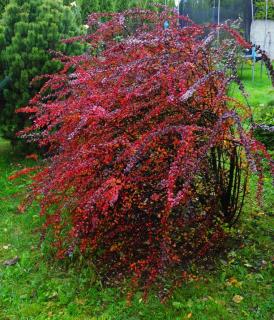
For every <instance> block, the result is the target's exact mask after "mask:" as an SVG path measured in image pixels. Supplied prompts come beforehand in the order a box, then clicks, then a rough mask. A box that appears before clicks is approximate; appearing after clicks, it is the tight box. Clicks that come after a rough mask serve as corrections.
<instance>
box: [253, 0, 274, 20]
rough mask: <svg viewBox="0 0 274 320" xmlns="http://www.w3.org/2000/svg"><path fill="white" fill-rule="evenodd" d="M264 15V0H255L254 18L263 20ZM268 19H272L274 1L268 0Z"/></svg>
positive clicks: (273, 17) (273, 16)
mask: <svg viewBox="0 0 274 320" xmlns="http://www.w3.org/2000/svg"><path fill="white" fill-rule="evenodd" d="M265 16H266V5H265V0H255V19H260V20H264V19H265ZM267 18H268V19H269V20H274V1H273V0H269V1H268V15H267Z"/></svg>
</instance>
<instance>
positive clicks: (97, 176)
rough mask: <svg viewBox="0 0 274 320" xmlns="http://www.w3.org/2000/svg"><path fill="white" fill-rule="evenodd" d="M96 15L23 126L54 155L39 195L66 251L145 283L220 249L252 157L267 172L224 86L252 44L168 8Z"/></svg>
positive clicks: (114, 275)
mask: <svg viewBox="0 0 274 320" xmlns="http://www.w3.org/2000/svg"><path fill="white" fill-rule="evenodd" d="M102 18H104V21H105V22H104V23H102V22H100V21H102V20H100V19H102ZM166 19H168V21H169V24H170V27H169V28H168V29H167V30H164V28H163V24H164V21H165V20H166ZM89 23H90V29H91V30H93V34H92V35H90V36H88V37H86V39H83V38H82V41H87V42H88V44H89V48H90V49H89V50H90V52H92V53H94V54H84V55H82V56H77V57H65V56H62V55H59V57H60V59H61V60H62V62H63V63H64V69H63V70H62V71H61V72H60V73H58V74H55V75H53V76H48V77H49V79H48V81H47V82H46V84H45V85H44V87H43V88H42V90H41V91H40V93H39V94H38V95H36V96H35V97H34V98H33V100H32V101H31V103H30V106H29V107H28V108H27V109H24V111H25V112H35V115H34V119H33V126H32V127H30V128H27V129H26V130H25V131H24V132H22V133H21V134H22V135H23V136H24V135H26V136H28V137H29V138H30V139H37V140H38V142H39V144H40V145H41V146H44V145H47V146H49V155H50V157H49V159H48V161H47V164H46V166H45V167H44V169H43V170H42V171H40V172H39V173H38V174H36V175H35V177H34V182H33V186H32V194H33V198H34V199H37V200H38V201H39V202H40V204H41V215H43V216H45V218H46V222H45V225H44V231H45V232H48V233H52V234H53V237H54V245H55V246H56V247H57V253H58V256H59V257H64V256H65V255H70V256H71V255H73V254H74V252H75V250H76V249H77V248H78V249H79V248H80V250H81V252H82V253H83V254H86V255H87V256H89V258H90V259H92V261H93V262H94V264H95V265H96V266H97V268H98V270H99V272H100V274H101V275H102V277H103V278H104V279H105V280H108V281H111V280H113V279H115V280H116V281H117V280H120V279H122V278H124V277H125V276H130V277H132V279H133V283H134V284H135V285H141V286H142V288H143V289H145V290H146V289H147V288H149V287H150V285H151V284H152V283H155V282H158V281H159V280H161V279H164V278H165V277H166V276H170V275H171V274H172V272H171V271H173V270H175V268H177V269H179V270H181V271H182V270H186V268H187V266H188V265H189V263H191V262H193V261H197V260H199V259H201V258H202V257H203V256H205V255H206V254H207V253H208V251H210V250H212V249H213V248H216V246H218V245H219V244H220V243H221V242H222V239H223V238H224V236H225V232H224V226H225V225H232V224H233V223H235V222H236V220H237V218H238V216H239V213H240V211H241V208H242V203H243V198H244V195H245V190H246V177H247V174H248V172H249V168H251V169H252V170H254V171H257V172H258V173H259V175H260V177H261V180H262V174H261V173H262V167H261V160H262V158H263V156H264V155H263V154H265V155H266V151H265V148H264V147H263V145H261V144H259V143H258V142H256V141H255V140H253V138H252V132H251V131H250V130H248V129H246V128H247V126H248V119H249V118H250V117H251V114H250V112H249V111H248V109H247V108H245V106H243V105H241V104H240V103H239V102H238V101H235V100H233V99H231V98H229V97H228V96H227V91H228V87H229V85H230V83H231V82H232V81H234V80H236V79H237V75H236V74H235V72H234V71H235V64H234V55H235V52H236V49H237V47H238V45H239V43H240V44H241V45H245V46H248V44H247V43H246V42H245V41H244V40H243V39H242V38H241V37H240V36H239V35H238V33H236V31H232V30H230V29H229V27H227V26H223V27H222V28H223V31H222V32H226V33H227V37H225V39H226V40H223V41H222V42H221V43H220V44H219V45H217V44H216V34H217V30H216V28H217V27H216V26H212V27H210V26H206V27H203V26H198V25H195V24H190V25H189V26H188V27H186V28H179V27H178V17H177V16H176V13H173V12H170V11H163V12H162V13H160V14H159V13H155V12H147V11H140V10H134V11H127V12H125V13H122V14H111V15H110V14H108V15H104V14H93V15H91V16H90V18H89ZM224 29H225V30H224ZM229 33H230V35H229ZM222 38H223V37H221V39H222ZM235 39H236V41H235ZM243 121H244V122H245V124H246V125H245V126H243V125H242V123H243ZM261 183H262V181H261ZM181 273H182V272H181Z"/></svg>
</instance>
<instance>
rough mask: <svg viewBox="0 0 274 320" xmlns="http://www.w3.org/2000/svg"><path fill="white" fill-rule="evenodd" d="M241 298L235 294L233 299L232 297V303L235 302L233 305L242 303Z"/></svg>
mask: <svg viewBox="0 0 274 320" xmlns="http://www.w3.org/2000/svg"><path fill="white" fill-rule="evenodd" d="M243 299H244V298H243V297H242V296H240V295H238V294H236V295H235V296H234V297H233V299H232V300H233V302H235V303H241V302H242V301H243Z"/></svg>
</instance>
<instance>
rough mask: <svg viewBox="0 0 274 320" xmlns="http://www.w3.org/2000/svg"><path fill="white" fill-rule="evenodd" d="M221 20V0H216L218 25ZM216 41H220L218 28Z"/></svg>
mask: <svg viewBox="0 0 274 320" xmlns="http://www.w3.org/2000/svg"><path fill="white" fill-rule="evenodd" d="M220 20H221V0H218V26H219V25H220ZM217 41H218V43H219V42H220V30H219V28H218V36H217Z"/></svg>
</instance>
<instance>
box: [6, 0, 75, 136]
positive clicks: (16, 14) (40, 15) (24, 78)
mask: <svg viewBox="0 0 274 320" xmlns="http://www.w3.org/2000/svg"><path fill="white" fill-rule="evenodd" d="M76 33H77V34H80V33H81V28H80V27H79V23H77V21H76V17H75V15H74V14H73V10H71V8H70V7H68V6H65V5H63V1H61V0H30V1H22V0H10V1H9V4H8V5H6V7H5V11H4V13H3V15H2V18H1V20H0V40H1V41H0V46H1V48H0V49H1V51H0V75H1V78H0V81H1V80H4V82H3V81H2V88H1V89H0V90H1V93H2V104H1V109H0V123H1V125H0V129H1V131H2V134H3V136H4V137H5V138H8V139H11V140H14V139H15V133H16V132H17V131H18V130H21V129H22V128H23V127H24V125H25V121H26V118H25V117H23V116H22V115H20V116H18V115H16V114H15V112H14V111H15V109H16V108H18V107H19V106H23V105H25V104H26V103H27V102H28V100H29V99H30V97H31V96H32V95H33V94H34V93H35V92H36V91H37V88H39V85H40V84H41V83H38V84H37V86H36V87H35V86H33V87H31V86H30V81H31V80H32V79H33V78H34V77H35V76H38V75H41V74H47V73H52V72H56V71H57V70H58V68H60V66H61V65H60V62H59V61H52V60H51V58H52V57H51V55H50V53H49V49H51V50H56V51H59V50H61V51H63V52H66V53H67V54H70V53H74V54H76V53H77V52H78V53H79V52H80V51H79V49H80V47H79V45H77V44H73V45H65V44H63V43H61V41H60V40H61V39H63V38H66V37H68V36H70V37H71V36H73V35H75V34H76Z"/></svg>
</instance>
